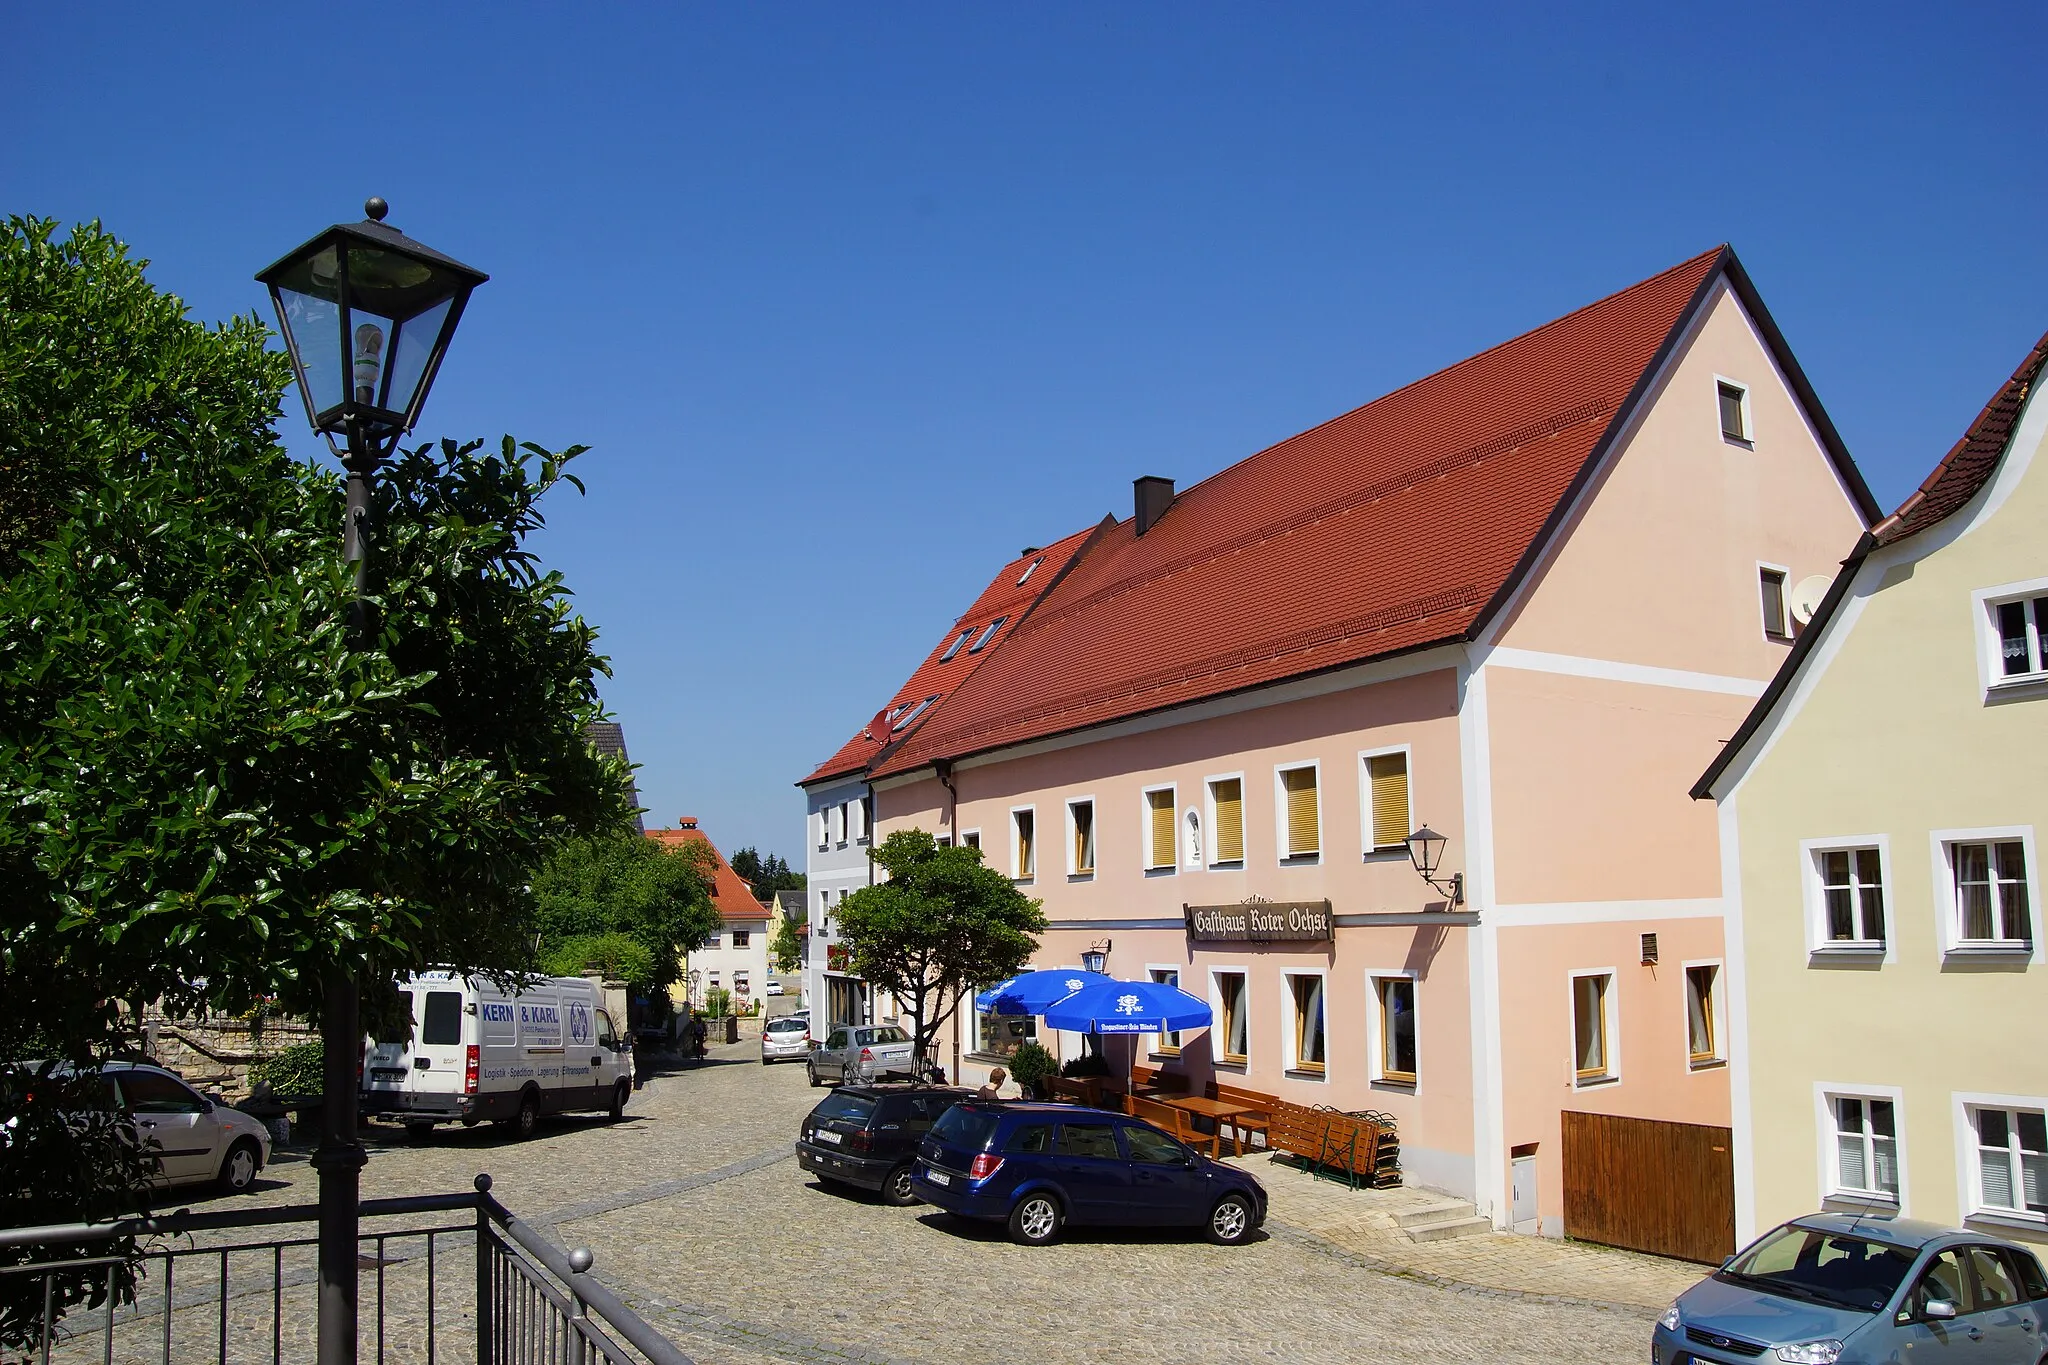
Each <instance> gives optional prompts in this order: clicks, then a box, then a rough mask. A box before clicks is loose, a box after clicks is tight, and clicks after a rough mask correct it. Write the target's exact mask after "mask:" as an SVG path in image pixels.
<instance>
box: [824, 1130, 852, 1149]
mask: <svg viewBox="0 0 2048 1365" xmlns="http://www.w3.org/2000/svg"><path fill="white" fill-rule="evenodd" d="M817 1138H818V1141H820V1142H829V1143H831V1144H832V1145H833V1146H834V1147H837V1146H838V1145H839V1144H840V1143H842V1142H844V1141H845V1140H846V1139H844V1138H842V1137H840V1136H839V1134H837V1133H834V1132H832V1131H830V1130H829V1129H825V1128H820V1129H819V1130H818V1133H817Z"/></svg>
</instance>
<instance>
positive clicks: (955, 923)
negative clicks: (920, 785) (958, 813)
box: [835, 829, 1045, 1056]
mask: <svg viewBox="0 0 2048 1365" xmlns="http://www.w3.org/2000/svg"><path fill="white" fill-rule="evenodd" d="M874 857H875V861H876V862H877V863H879V864H880V865H881V867H882V869H883V871H884V872H886V873H887V874H888V877H889V880H887V881H885V882H881V883H878V884H876V885H874V886H864V887H862V888H860V889H859V890H857V891H855V892H854V893H853V894H851V895H849V896H848V897H847V898H846V899H845V901H843V902H842V903H841V904H839V905H838V906H836V907H835V913H836V915H837V917H838V921H839V934H840V938H841V941H842V942H844V943H845V945H846V949H847V952H848V955H849V956H850V958H851V959H852V966H853V970H854V972H855V974H857V975H859V976H861V977H863V978H865V979H866V980H867V981H869V982H870V983H872V984H873V985H875V986H877V987H880V988H881V989H883V990H886V991H888V992H890V993H891V994H892V995H894V996H895V997H896V999H897V1000H898V1001H899V1002H900V1003H901V1004H902V1005H903V1007H904V1008H905V1010H906V1011H907V1012H908V1013H909V1015H910V1017H911V1021H912V1026H913V1031H914V1033H915V1036H916V1042H917V1048H918V1052H919V1053H920V1054H921V1055H926V1056H929V1055H930V1052H931V1043H932V1040H933V1039H934V1038H935V1037H937V1036H938V1032H939V1029H940V1027H941V1026H942V1025H943V1024H944V1023H945V1022H946V1020H948V1019H950V1018H952V1017H953V1015H954V1014H955V1013H957V1012H958V1011H959V1008H960V1002H961V1000H962V998H963V997H964V996H965V995H966V993H967V992H968V991H970V990H972V989H973V988H974V987H975V986H976V985H978V984H980V983H983V982H989V981H998V980H1001V979H1002V978H1004V977H1007V976H1014V975H1015V974H1016V973H1017V972H1018V970H1019V969H1020V968H1022V967H1023V966H1024V964H1025V963H1026V962H1028V961H1029V960H1030V958H1031V954H1032V953H1033V951H1035V950H1036V949H1037V947H1038V939H1037V936H1038V935H1039V934H1042V933H1044V932H1045V912H1044V910H1043V909H1042V908H1041V907H1040V905H1039V903H1038V902H1037V901H1035V900H1032V899H1031V898H1029V897H1028V896H1026V895H1024V893H1023V892H1021V891H1019V890H1018V889H1017V888H1016V887H1015V886H1014V885H1012V884H1011V882H1010V879H1009V878H1008V877H1005V876H1003V875H1002V874H1001V873H1000V872H997V871H996V870H995V869H993V868H991V867H988V866H986V865H984V864H983V863H982V861H981V850H980V849H978V848H965V847H955V846H950V845H941V844H940V843H939V842H938V841H937V840H936V839H934V838H932V836H931V835H929V834H927V833H925V832H924V831H923V830H921V829H912V830H899V831H897V832H896V833H894V834H892V835H890V836H889V837H888V838H887V839H885V840H883V841H882V845H881V847H879V848H877V849H876V850H875V854H874Z"/></svg>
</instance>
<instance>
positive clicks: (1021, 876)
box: [1009, 805, 1045, 882]
mask: <svg viewBox="0 0 2048 1365" xmlns="http://www.w3.org/2000/svg"><path fill="white" fill-rule="evenodd" d="M1027 811H1028V812H1029V813H1030V815H1031V870H1030V871H1029V872H1026V871H1024V870H1023V868H1022V867H1020V866H1019V857H1018V855H1019V854H1021V853H1022V852H1023V849H1022V847H1021V846H1020V844H1019V841H1018V838H1017V817H1018V816H1019V815H1020V814H1023V813H1025V812H1027ZM1043 842H1044V831H1043V830H1041V829H1039V827H1038V807H1037V806H1035V805H1034V806H1012V807H1010V871H1009V878H1010V880H1011V881H1013V882H1029V881H1036V880H1038V855H1039V854H1040V853H1042V852H1044V851H1045V850H1044V848H1043V846H1042V845H1043Z"/></svg>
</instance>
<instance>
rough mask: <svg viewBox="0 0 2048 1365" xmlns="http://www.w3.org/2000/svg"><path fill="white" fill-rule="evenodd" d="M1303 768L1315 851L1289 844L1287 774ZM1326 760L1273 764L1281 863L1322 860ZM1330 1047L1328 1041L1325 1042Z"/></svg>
mask: <svg viewBox="0 0 2048 1365" xmlns="http://www.w3.org/2000/svg"><path fill="white" fill-rule="evenodd" d="M1304 768H1306V769H1311V770H1313V771H1314V773H1315V775H1316V851H1315V852H1313V853H1295V852H1292V851H1291V850H1290V849H1289V848H1288V844H1287V783H1286V781H1285V778H1284V774H1287V773H1298V772H1300V771H1302V770H1303V769H1304ZM1323 842H1324V841H1323V761H1322V760H1321V759H1320V758H1308V759H1300V760H1297V761H1293V762H1288V763H1275V764H1274V765H1273V850H1274V852H1275V853H1276V854H1277V855H1278V856H1277V858H1276V859H1275V861H1277V862H1278V863H1279V864H1280V866H1282V867H1314V866H1316V865H1317V864H1318V863H1320V862H1322V861H1323ZM1325 1046H1326V1047H1327V1043H1326V1044H1325Z"/></svg>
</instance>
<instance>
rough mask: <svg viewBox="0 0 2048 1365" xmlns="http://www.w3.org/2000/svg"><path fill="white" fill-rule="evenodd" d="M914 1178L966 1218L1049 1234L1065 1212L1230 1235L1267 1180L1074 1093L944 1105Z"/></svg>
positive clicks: (1230, 1240)
mask: <svg viewBox="0 0 2048 1365" xmlns="http://www.w3.org/2000/svg"><path fill="white" fill-rule="evenodd" d="M918 1157H919V1160H918V1163H917V1170H916V1173H915V1174H914V1175H913V1176H912V1178H911V1190H912V1192H913V1193H914V1194H915V1195H916V1196H917V1197H918V1198H919V1199H921V1200H923V1201H924V1202H925V1203H927V1204H931V1205H934V1206H936V1207H938V1208H941V1209H944V1210H945V1211H946V1212H948V1213H951V1214H956V1215H958V1216H960V1217H962V1218H983V1219H988V1220H990V1221H996V1222H1005V1223H1008V1224H1009V1228H1010V1236H1011V1237H1012V1238H1013V1239H1015V1240H1016V1241H1019V1242H1022V1243H1024V1244H1025V1245H1026V1246H1044V1245H1045V1244H1046V1243H1047V1242H1050V1241H1052V1240H1053V1239H1054V1238H1056V1237H1058V1236H1059V1235H1060V1229H1061V1228H1063V1227H1065V1226H1066V1225H1067V1224H1070V1223H1071V1224H1074V1225H1076V1226H1080V1225H1092V1226H1097V1227H1187V1228H1197V1227H1198V1228H1201V1229H1203V1231H1204V1232H1206V1233H1207V1235H1208V1237H1209V1240H1210V1241H1212V1242H1217V1243H1221V1244H1224V1245H1233V1244H1235V1243H1238V1242H1242V1241H1244V1240H1246V1239H1247V1238H1249V1237H1250V1236H1251V1234H1252V1232H1253V1231H1254V1230H1255V1229H1257V1228H1258V1226H1259V1225H1260V1224H1261V1223H1263V1222H1265V1221H1266V1191H1265V1188H1264V1187H1263V1186H1261V1185H1260V1184H1259V1182H1258V1181H1256V1180H1254V1179H1253V1178H1252V1177H1251V1176H1250V1175H1249V1174H1247V1173H1246V1172H1244V1171H1241V1170H1239V1169H1237V1168H1236V1167H1235V1166H1226V1165H1224V1164H1223V1163H1222V1162H1220V1161H1212V1160H1210V1159H1209V1158H1208V1157H1205V1156H1203V1155H1202V1154H1201V1153H1199V1152H1195V1151H1192V1150H1190V1149H1189V1148H1187V1147H1185V1146H1183V1145H1182V1144H1181V1143H1179V1142H1177V1141H1175V1140H1174V1139H1173V1138H1171V1137H1169V1136H1168V1135H1167V1134H1165V1133H1162V1132H1160V1131H1159V1130H1158V1129H1157V1128H1154V1127H1153V1126H1152V1125H1151V1124H1149V1123H1146V1122H1144V1121H1142V1120H1140V1119H1134V1118H1129V1117H1126V1116H1125V1115H1123V1114H1112V1113H1108V1112H1106V1111H1104V1110H1100V1109H1079V1108H1075V1107H1074V1106H1072V1105H1065V1104H1019V1103H1004V1102H1002V1101H986V1100H977V1101H969V1102H967V1103H964V1104H957V1105H955V1106H953V1108H951V1109H949V1110H947V1111H946V1113H945V1116H944V1117H942V1118H941V1119H940V1120H939V1121H938V1122H937V1123H936V1124H934V1125H932V1130H931V1132H930V1133H929V1134H927V1135H926V1137H925V1140H924V1144H923V1146H922V1147H921V1148H920V1149H919V1152H918Z"/></svg>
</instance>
